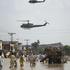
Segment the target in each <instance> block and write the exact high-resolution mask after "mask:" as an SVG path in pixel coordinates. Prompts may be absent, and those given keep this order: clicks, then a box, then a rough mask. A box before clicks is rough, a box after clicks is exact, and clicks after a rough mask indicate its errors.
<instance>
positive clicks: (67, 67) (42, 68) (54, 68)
mask: <svg viewBox="0 0 70 70" xmlns="http://www.w3.org/2000/svg"><path fill="white" fill-rule="evenodd" d="M3 65H4V66H3V69H2V70H11V69H10V68H9V59H5V60H4V63H3ZM14 70H70V62H67V63H65V64H57V65H48V64H43V63H40V62H39V61H38V62H36V66H35V67H30V64H29V62H25V64H24V68H20V66H19V60H18V67H17V69H14Z"/></svg>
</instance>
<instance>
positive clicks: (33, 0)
mask: <svg viewBox="0 0 70 70" xmlns="http://www.w3.org/2000/svg"><path fill="white" fill-rule="evenodd" d="M43 2H45V0H43V1H38V0H29V3H33V4H35V3H43Z"/></svg>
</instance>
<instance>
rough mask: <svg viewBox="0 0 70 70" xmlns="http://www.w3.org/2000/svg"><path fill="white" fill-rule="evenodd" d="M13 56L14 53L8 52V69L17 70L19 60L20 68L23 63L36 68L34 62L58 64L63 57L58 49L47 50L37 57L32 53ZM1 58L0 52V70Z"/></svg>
mask: <svg viewBox="0 0 70 70" xmlns="http://www.w3.org/2000/svg"><path fill="white" fill-rule="evenodd" d="M18 56H19V57H17V54H16V55H15V53H14V52H10V55H9V59H10V66H9V68H10V69H11V68H17V66H18V64H17V60H18V59H19V64H20V68H23V67H24V62H29V63H30V67H34V66H36V61H37V60H38V59H39V60H40V62H44V61H46V60H47V59H48V64H57V63H58V64H60V63H61V59H62V57H63V53H62V50H61V49H59V48H47V50H46V53H45V54H44V55H42V54H40V55H39V57H38V56H37V55H36V54H34V53H29V54H27V55H24V54H23V53H20V55H18ZM2 63H3V57H2V52H0V70H1V69H2V67H3V64H2Z"/></svg>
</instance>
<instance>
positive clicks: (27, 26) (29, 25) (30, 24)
mask: <svg viewBox="0 0 70 70" xmlns="http://www.w3.org/2000/svg"><path fill="white" fill-rule="evenodd" d="M22 22H27V23H26V24H22V25H21V26H20V27H21V28H25V29H30V28H34V27H42V26H46V24H49V23H48V22H45V23H44V24H43V25H34V24H32V23H30V22H29V20H26V21H24V20H23V21H22Z"/></svg>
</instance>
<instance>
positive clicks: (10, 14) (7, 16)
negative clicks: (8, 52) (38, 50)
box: [0, 0, 70, 45]
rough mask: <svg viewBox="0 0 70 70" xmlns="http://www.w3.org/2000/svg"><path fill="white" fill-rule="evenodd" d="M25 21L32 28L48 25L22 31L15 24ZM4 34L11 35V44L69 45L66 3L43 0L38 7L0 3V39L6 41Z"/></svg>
mask: <svg viewBox="0 0 70 70" xmlns="http://www.w3.org/2000/svg"><path fill="white" fill-rule="evenodd" d="M25 19H29V20H30V22H33V23H34V24H44V21H45V20H46V21H48V22H49V23H50V24H49V25H47V26H45V27H41V28H33V29H30V30H24V29H21V28H20V25H21V24H22V23H20V22H17V20H25ZM8 32H15V33H16V35H14V40H17V39H18V40H19V41H20V42H23V44H25V41H24V39H30V43H31V42H34V41H36V40H38V39H39V40H40V42H41V43H46V44H47V43H56V42H62V43H63V44H69V45H70V0H46V2H45V3H41V4H29V3H28V0H0V39H1V40H10V36H9V35H8V34H7V33H8Z"/></svg>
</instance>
